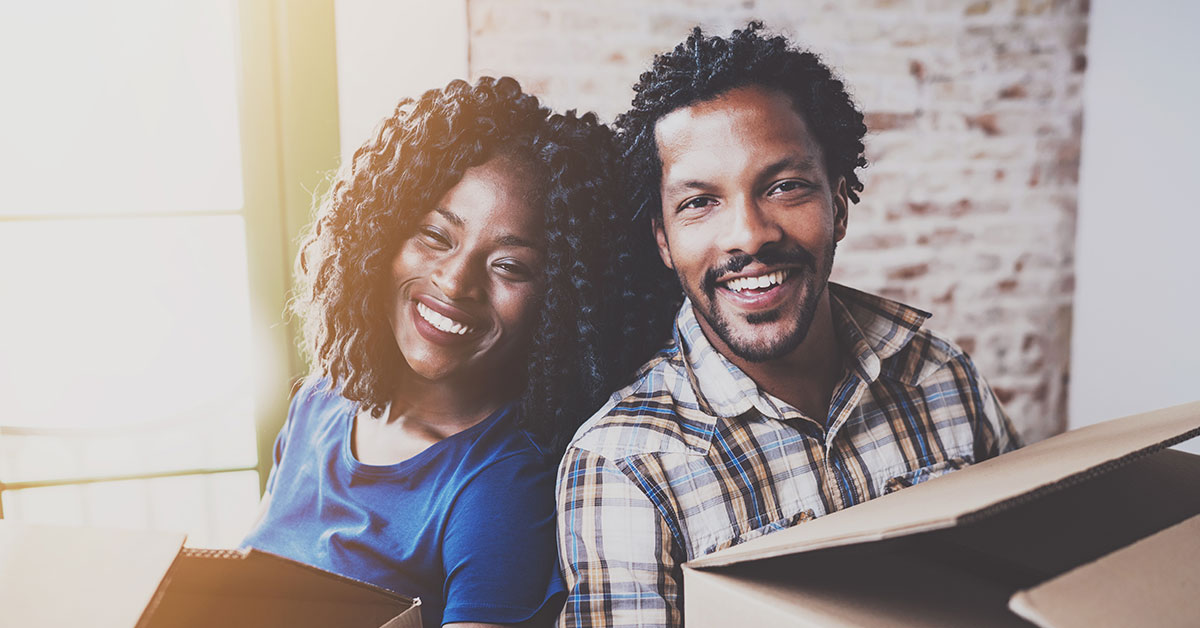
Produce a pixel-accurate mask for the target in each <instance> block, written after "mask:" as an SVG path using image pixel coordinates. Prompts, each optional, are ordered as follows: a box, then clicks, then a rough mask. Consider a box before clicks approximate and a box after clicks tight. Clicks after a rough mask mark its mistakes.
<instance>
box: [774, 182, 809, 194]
mask: <svg viewBox="0 0 1200 628" xmlns="http://www.w3.org/2000/svg"><path fill="white" fill-rule="evenodd" d="M807 187H808V184H806V183H805V182H803V181H797V180H795V179H789V180H787V181H780V182H779V183H777V184H775V186H774V187H772V188H771V190H770V191H769V192H768V194H786V193H788V192H795V191H797V190H803V189H805V188H807Z"/></svg>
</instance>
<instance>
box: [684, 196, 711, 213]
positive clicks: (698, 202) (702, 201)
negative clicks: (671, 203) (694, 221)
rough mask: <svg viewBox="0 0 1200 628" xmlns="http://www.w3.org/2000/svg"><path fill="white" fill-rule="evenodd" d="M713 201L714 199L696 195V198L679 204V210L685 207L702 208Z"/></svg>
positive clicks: (685, 208)
mask: <svg viewBox="0 0 1200 628" xmlns="http://www.w3.org/2000/svg"><path fill="white" fill-rule="evenodd" d="M715 202H716V199H713V198H710V197H707V196H697V197H696V198H693V199H689V200H687V201H684V203H683V204H682V205H680V206H679V211H684V210H687V209H704V208H706V207H708V206H710V205H712V204H713V203H715Z"/></svg>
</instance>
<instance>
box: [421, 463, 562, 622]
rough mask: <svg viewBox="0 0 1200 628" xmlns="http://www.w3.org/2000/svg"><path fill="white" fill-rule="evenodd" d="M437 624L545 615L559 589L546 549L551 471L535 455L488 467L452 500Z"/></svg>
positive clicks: (553, 608)
mask: <svg viewBox="0 0 1200 628" xmlns="http://www.w3.org/2000/svg"><path fill="white" fill-rule="evenodd" d="M442 561H443V564H444V566H445V570H446V582H445V590H444V594H445V600H446V607H445V613H444V614H443V616H442V622H443V623H453V622H483V623H497V624H509V623H518V622H522V621H526V620H529V619H531V618H534V617H535V616H536V617H548V618H553V617H554V615H555V614H556V613H557V612H558V609H559V608H560V606H561V604H562V599H563V595H564V589H563V584H562V579H561V578H560V576H559V574H558V561H557V554H556V552H555V548H554V474H553V472H552V471H551V469H550V468H548V467H547V465H546V464H545V463H544V462H543V461H541V460H539V459H537V457H536V456H532V455H530V456H525V455H515V456H509V457H507V458H504V459H502V460H499V461H497V462H495V463H492V464H490V465H488V466H487V467H486V468H485V469H483V470H481V471H480V472H479V473H478V474H477V475H476V476H475V477H474V478H472V479H471V481H470V482H468V483H467V484H466V485H465V486H464V487H463V488H462V490H461V491H460V493H459V494H458V496H457V497H456V498H455V501H454V505H453V506H452V508H451V510H450V515H449V518H448V520H447V522H446V531H445V537H444V538H443V542H442Z"/></svg>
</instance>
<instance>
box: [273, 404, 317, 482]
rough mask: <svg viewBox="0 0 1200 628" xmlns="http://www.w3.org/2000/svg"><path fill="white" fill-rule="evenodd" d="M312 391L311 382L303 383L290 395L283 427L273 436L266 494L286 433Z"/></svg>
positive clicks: (286, 436)
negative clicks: (273, 445) (273, 446)
mask: <svg viewBox="0 0 1200 628" xmlns="http://www.w3.org/2000/svg"><path fill="white" fill-rule="evenodd" d="M312 392H313V385H312V384H305V385H304V386H303V387H302V388H300V390H297V391H296V394H294V395H292V400H291V402H290V403H289V404H288V413H287V418H286V419H284V421H283V427H282V428H280V430H279V434H277V435H276V436H275V449H274V452H273V454H272V456H271V458H272V462H271V472H270V474H269V475H267V486H266V491H265V494H266V495H270V494H271V493H272V492H274V489H275V474H276V473H277V472H278V469H279V462H280V461H281V460H283V451H284V449H286V448H287V442H288V434H290V433H291V430H292V425H293V424H294V423H295V422H296V420H297V419H296V416H297V415H298V414H303V413H304V412H305V411H306V407H307V405H308V403H309V402H310V401H311V397H312Z"/></svg>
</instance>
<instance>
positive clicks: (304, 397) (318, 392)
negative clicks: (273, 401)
mask: <svg viewBox="0 0 1200 628" xmlns="http://www.w3.org/2000/svg"><path fill="white" fill-rule="evenodd" d="M355 407H357V404H355V403H354V402H353V401H350V400H349V399H346V398H345V397H343V396H341V394H340V393H339V391H338V390H337V388H335V387H334V386H333V384H332V383H331V382H330V381H329V380H328V379H325V378H318V377H306V378H305V379H303V380H301V381H300V382H298V383H297V384H296V386H295V387H294V392H293V393H292V399H291V403H290V404H289V406H288V422H289V423H290V424H292V425H293V427H294V426H295V425H296V424H310V425H311V424H319V423H323V422H325V420H328V419H331V418H332V417H335V416H340V415H342V414H345V413H346V412H349V411H351V410H353V409H354V408H355Z"/></svg>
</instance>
